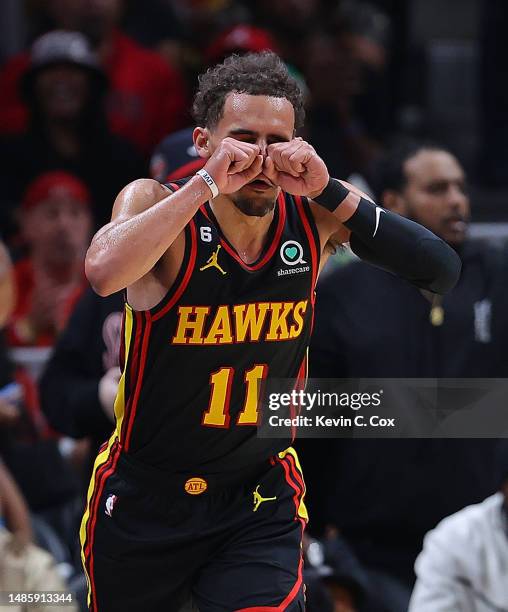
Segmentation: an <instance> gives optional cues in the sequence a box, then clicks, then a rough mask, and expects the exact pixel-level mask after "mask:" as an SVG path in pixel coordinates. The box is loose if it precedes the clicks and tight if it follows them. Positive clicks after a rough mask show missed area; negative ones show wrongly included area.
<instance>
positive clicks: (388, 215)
mask: <svg viewBox="0 0 508 612" xmlns="http://www.w3.org/2000/svg"><path fill="white" fill-rule="evenodd" d="M340 186H341V189H336V190H335V194H336V196H337V200H336V202H337V205H336V206H335V208H333V206H334V205H333V199H332V197H330V196H331V195H332V193H333V190H332V192H331V193H330V192H329V193H328V195H327V196H326V194H325V198H324V200H323V198H322V195H320V196H318V197H317V198H314V199H315V201H316V202H317V203H318V204H322V205H325V206H326V207H327V208H328V210H331V212H333V214H334V215H335V216H336V217H337V218H338V219H339V220H340V221H341V223H343V224H344V225H345V226H346V227H347V228H348V229H349V230H350V231H351V239H350V245H351V249H352V250H353V252H354V253H355V254H356V255H358V256H359V257H360V258H361V259H363V260H364V261H367V262H369V263H371V264H373V265H375V266H378V267H380V268H382V269H384V270H386V271H388V272H392V273H393V274H396V275H397V276H400V277H402V278H404V279H406V280H408V281H410V282H412V283H413V284H415V285H417V286H418V287H420V288H422V289H427V290H429V291H433V292H434V293H446V292H447V291H449V290H450V289H452V288H453V287H454V286H455V284H456V283H457V281H458V278H459V275H460V270H461V261H460V258H459V256H458V255H457V253H456V252H455V251H454V250H453V249H452V248H451V247H450V246H449V245H447V244H446V243H445V242H444V241H443V240H441V239H440V238H438V237H437V236H436V235H435V234H433V233H432V232H431V231H429V230H428V229H426V228H425V227H423V226H422V225H420V224H418V223H415V222H414V221H410V220H409V219H406V218H405V217H401V216H400V215H398V214H396V213H392V212H390V211H389V210H385V209H382V208H380V207H378V206H376V204H374V203H373V202H372V200H370V198H367V196H365V194H363V193H362V192H361V191H358V190H356V189H353V188H351V186H350V185H349V184H347V183H342V182H340ZM325 191H326V190H325ZM323 193H324V192H323Z"/></svg>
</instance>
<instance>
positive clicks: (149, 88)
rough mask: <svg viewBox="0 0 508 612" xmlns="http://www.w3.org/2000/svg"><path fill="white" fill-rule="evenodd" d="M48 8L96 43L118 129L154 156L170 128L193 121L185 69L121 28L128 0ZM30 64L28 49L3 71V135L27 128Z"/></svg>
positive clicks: (74, 0)
mask: <svg viewBox="0 0 508 612" xmlns="http://www.w3.org/2000/svg"><path fill="white" fill-rule="evenodd" d="M46 10H47V11H48V17H49V21H50V22H51V23H52V25H53V27H55V28H59V29H65V30H79V31H81V32H83V33H84V34H86V35H87V36H88V38H89V39H90V40H91V42H92V44H93V45H94V47H95V51H96V52H97V54H98V56H99V58H100V60H101V63H102V66H103V68H104V70H105V71H106V73H107V76H108V79H109V83H110V92H109V96H108V100H107V109H108V119H109V124H110V127H111V129H112V131H113V132H114V133H116V134H118V135H120V136H122V137H124V138H125V139H127V140H129V141H130V142H131V143H133V144H134V145H136V146H137V148H138V149H139V151H140V152H142V153H143V154H145V155H148V154H149V153H150V152H151V150H152V149H153V147H154V146H155V145H156V144H157V143H158V142H160V140H162V138H163V137H164V136H165V135H166V134H167V133H168V132H172V131H175V130H177V129H179V128H181V127H184V126H185V125H186V124H187V123H189V121H190V118H188V117H187V116H186V108H187V102H188V100H187V95H186V88H185V84H184V81H183V78H182V76H181V74H180V73H179V71H178V70H177V69H176V68H175V67H173V66H171V65H170V64H169V62H168V61H166V60H164V59H162V58H161V56H159V55H158V54H157V53H155V52H153V51H150V50H148V49H145V48H144V47H142V46H141V45H139V44H138V43H137V42H136V41H135V40H133V39H132V38H130V37H129V36H127V35H125V34H124V33H123V32H122V31H121V30H120V29H119V28H118V22H119V20H120V18H121V15H122V11H123V1H122V0H102V1H101V2H82V1H81V0H68V1H66V2H60V1H58V2H57V1H51V2H48V3H47V7H46ZM28 65H29V53H27V52H24V53H22V54H19V55H16V56H14V57H13V58H11V59H10V60H9V61H8V62H7V63H6V64H5V66H4V67H3V69H2V71H1V72H0V91H2V96H1V98H0V133H4V134H12V133H15V134H17V133H20V132H22V131H23V130H24V129H25V128H26V126H27V121H28V111H27V108H26V105H25V103H24V102H23V101H22V98H21V96H20V91H19V83H20V79H21V77H22V75H23V74H24V72H25V71H26V70H27V68H28Z"/></svg>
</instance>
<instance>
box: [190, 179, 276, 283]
mask: <svg viewBox="0 0 508 612" xmlns="http://www.w3.org/2000/svg"><path fill="white" fill-rule="evenodd" d="M277 202H278V205H279V220H278V223H277V229H276V230H275V235H274V237H273V240H272V242H271V244H270V246H269V248H268V250H267V251H266V253H265V254H264V255H263V257H262V259H261V260H260V261H258V263H257V264H255V265H249V264H247V263H245V262H244V261H243V259H242V258H241V257H240V255H238V253H237V252H236V251H235V250H234V248H233V247H232V246H231V245H230V244H229V242H227V240H226V239H225V238H223V237H222V236H219V240H220V243H221V245H222V246H223V247H224V250H225V251H227V252H228V253H229V254H230V255H231V257H232V258H233V259H235V260H236V261H237V262H238V263H239V264H240V265H241V266H242V268H244V269H245V270H249V272H255V271H256V270H260V269H261V268H262V267H263V266H264V265H265V264H266V263H267V262H268V261H269V260H270V259H271V257H272V255H273V254H274V252H275V250H276V249H277V246H278V245H279V241H280V237H281V236H282V232H283V230H284V225H285V223H286V200H285V198H284V193H283V192H282V191H281V192H280V194H279V196H278V198H277ZM200 210H201V212H202V213H203V214H204V215H205V217H206V218H207V219H208V221H210V223H212V220H211V219H210V216H209V215H208V211H207V210H206V208H205V205H204V204H202V205H201V207H200ZM218 229H219V230H220V227H219V228H218Z"/></svg>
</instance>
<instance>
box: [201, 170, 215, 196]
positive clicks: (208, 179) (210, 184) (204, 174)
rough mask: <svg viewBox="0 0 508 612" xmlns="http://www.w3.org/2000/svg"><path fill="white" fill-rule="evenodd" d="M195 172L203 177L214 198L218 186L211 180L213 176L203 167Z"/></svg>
mask: <svg viewBox="0 0 508 612" xmlns="http://www.w3.org/2000/svg"><path fill="white" fill-rule="evenodd" d="M196 174H199V176H201V177H202V178H203V179H204V181H205V183H206V184H207V185H208V187H210V191H211V192H212V199H213V198H216V197H217V196H218V195H219V188H218V187H217V183H216V182H215V181H214V180H213V178H212V177H211V176H210V175H209V174H208V172H207V171H206V170H205V169H204V168H201V170H198V171H197V172H196Z"/></svg>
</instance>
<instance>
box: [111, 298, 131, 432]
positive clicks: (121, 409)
mask: <svg viewBox="0 0 508 612" xmlns="http://www.w3.org/2000/svg"><path fill="white" fill-rule="evenodd" d="M132 321H133V315H132V308H131V307H130V306H129V305H128V304H126V305H125V331H124V344H125V362H124V363H125V367H124V370H123V372H122V376H121V377H120V381H119V383H118V392H117V394H116V398H115V421H116V435H117V436H118V439H119V440H121V437H120V436H121V432H122V423H123V418H124V415H125V372H126V371H127V364H128V359H129V352H130V347H131V339H132Z"/></svg>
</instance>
